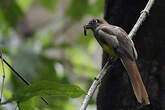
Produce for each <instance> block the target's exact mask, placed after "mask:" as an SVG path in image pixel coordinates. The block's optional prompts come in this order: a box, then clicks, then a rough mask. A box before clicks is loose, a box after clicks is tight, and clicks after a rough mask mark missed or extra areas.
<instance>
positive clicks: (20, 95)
mask: <svg viewBox="0 0 165 110" xmlns="http://www.w3.org/2000/svg"><path fill="white" fill-rule="evenodd" d="M82 94H85V92H84V91H83V90H82V89H81V88H80V87H78V86H76V85H71V84H59V83H56V82H52V81H41V82H36V83H34V84H32V85H31V86H25V87H24V88H23V89H22V90H20V91H19V92H17V93H16V94H15V95H14V96H13V98H11V99H9V100H8V101H6V102H4V103H3V104H6V103H9V102H12V101H17V102H19V103H20V102H23V101H27V100H28V99H31V98H32V97H34V96H67V97H71V98H76V97H79V96H81V95H82Z"/></svg>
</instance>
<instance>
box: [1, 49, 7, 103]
mask: <svg viewBox="0 0 165 110" xmlns="http://www.w3.org/2000/svg"><path fill="white" fill-rule="evenodd" d="M0 56H1V63H2V72H3V75H2V89H1V95H0V103H1V102H2V95H3V89H4V85H5V77H6V74H5V68H4V63H3V55H2V49H1V50H0Z"/></svg>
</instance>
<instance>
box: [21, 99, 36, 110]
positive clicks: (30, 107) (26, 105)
mask: <svg viewBox="0 0 165 110" xmlns="http://www.w3.org/2000/svg"><path fill="white" fill-rule="evenodd" d="M35 101H36V100H35V98H32V99H30V100H27V101H24V102H20V103H18V108H19V110H36V109H35Z"/></svg>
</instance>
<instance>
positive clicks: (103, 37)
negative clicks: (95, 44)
mask: <svg viewBox="0 0 165 110" xmlns="http://www.w3.org/2000/svg"><path fill="white" fill-rule="evenodd" d="M98 36H99V37H98V40H100V41H101V42H102V43H104V44H107V45H108V46H109V47H112V48H116V47H118V46H119V42H118V40H117V37H116V36H114V35H110V34H108V33H106V32H104V31H103V30H102V29H100V30H98Z"/></svg>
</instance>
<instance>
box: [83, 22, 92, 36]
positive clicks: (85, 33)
mask: <svg viewBox="0 0 165 110" xmlns="http://www.w3.org/2000/svg"><path fill="white" fill-rule="evenodd" d="M91 28H92V26H91V25H90V24H86V25H84V35H85V36H86V35H87V29H91Z"/></svg>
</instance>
